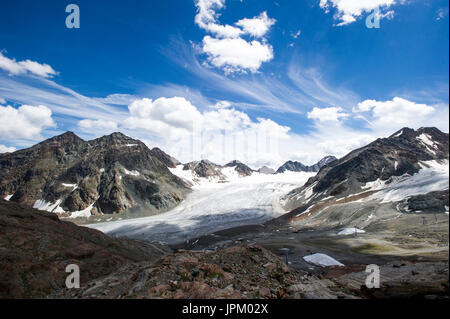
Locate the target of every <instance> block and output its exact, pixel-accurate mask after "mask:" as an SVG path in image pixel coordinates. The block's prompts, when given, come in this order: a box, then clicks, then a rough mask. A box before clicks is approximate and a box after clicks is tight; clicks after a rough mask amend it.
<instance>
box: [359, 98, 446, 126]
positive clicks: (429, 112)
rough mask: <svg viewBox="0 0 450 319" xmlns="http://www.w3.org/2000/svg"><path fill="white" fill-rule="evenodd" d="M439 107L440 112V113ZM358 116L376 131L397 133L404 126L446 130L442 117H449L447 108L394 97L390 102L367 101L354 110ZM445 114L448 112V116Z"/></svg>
mask: <svg viewBox="0 0 450 319" xmlns="http://www.w3.org/2000/svg"><path fill="white" fill-rule="evenodd" d="M438 107H439V108H440V111H439V112H438V111H437V110H438ZM353 112H354V113H356V115H357V116H359V117H361V118H364V119H365V120H366V121H367V122H368V123H369V125H370V127H371V128H372V129H374V130H376V131H385V130H390V131H395V130H396V129H399V128H401V127H404V126H408V127H411V128H419V127H421V126H439V127H440V128H441V129H445V126H446V125H445V123H444V122H447V126H448V119H447V120H446V121H445V120H444V121H443V120H442V119H440V118H442V117H444V118H447V117H448V105H447V106H442V107H441V106H431V105H427V104H421V103H415V102H412V101H409V100H406V99H404V98H400V97H394V98H393V99H392V100H390V101H389V100H388V101H376V100H365V101H363V102H361V103H359V104H358V106H357V107H355V108H354V109H353ZM443 112H447V115H446V114H444V113H443Z"/></svg>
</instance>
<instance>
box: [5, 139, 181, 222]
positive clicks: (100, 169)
mask: <svg viewBox="0 0 450 319" xmlns="http://www.w3.org/2000/svg"><path fill="white" fill-rule="evenodd" d="M188 191H189V189H188V187H187V186H186V184H185V183H184V182H183V181H182V180H181V179H179V178H178V177H176V176H174V175H173V174H172V173H171V172H170V171H169V170H168V168H167V167H166V165H165V164H164V163H162V162H161V161H160V160H159V159H158V158H157V157H156V156H155V155H154V152H152V151H150V150H149V149H148V148H147V146H145V144H144V143H142V142H140V141H138V140H134V139H132V138H129V137H127V136H125V135H123V134H121V133H113V134H111V135H109V136H104V137H101V138H98V139H95V140H92V141H88V142H86V141H84V140H82V139H80V138H79V137H78V136H76V135H75V134H73V133H71V132H68V133H65V134H63V135H60V136H56V137H53V138H51V139H48V140H46V141H44V142H42V143H39V144H37V145H35V146H33V147H31V148H28V149H24V150H20V151H17V152H14V153H10V154H3V155H0V195H1V196H2V197H3V198H7V199H8V200H10V201H13V202H17V203H22V204H25V205H28V206H33V207H35V208H38V209H40V210H46V211H51V212H55V213H58V214H60V216H62V217H72V218H76V217H89V216H91V215H96V216H100V215H111V214H122V215H124V214H128V215H130V216H143V215H149V214H154V213H158V212H163V211H166V210H168V209H170V208H172V207H174V206H176V205H177V204H178V203H179V202H181V201H182V200H183V198H184V196H185V194H186V193H187V192H188Z"/></svg>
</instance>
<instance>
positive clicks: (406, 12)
mask: <svg viewBox="0 0 450 319" xmlns="http://www.w3.org/2000/svg"><path fill="white" fill-rule="evenodd" d="M69 3H70V2H67V3H65V2H64V1H45V2H44V3H42V1H30V0H26V1H25V0H14V1H2V2H1V4H0V52H1V55H0V151H3V152H5V151H13V150H14V149H20V148H23V147H27V146H30V145H32V144H34V143H36V142H37V141H40V140H42V139H44V138H48V137H50V136H53V135H56V134H60V133H63V132H65V131H67V130H71V131H74V132H75V133H77V134H78V135H80V136H81V137H83V138H85V139H91V138H94V137H98V136H102V135H104V134H108V133H111V132H113V131H121V132H124V133H126V134H128V135H130V136H133V137H136V138H139V139H142V140H143V141H145V142H146V143H147V144H148V145H149V146H150V147H153V146H159V147H161V148H163V149H164V150H166V151H167V152H169V153H171V154H172V155H174V156H176V157H179V158H180V159H181V160H182V161H189V160H193V159H199V158H209V159H211V160H214V161H216V162H221V163H224V162H226V161H228V160H232V159H235V158H237V159H240V160H242V161H245V162H247V163H249V164H251V165H252V166H254V167H257V166H261V165H270V166H274V167H276V166H277V165H279V164H281V163H283V162H284V161H286V160H288V159H293V160H299V161H302V162H304V163H306V164H310V163H313V162H314V161H317V160H318V159H320V158H321V157H323V156H325V155H328V154H333V155H336V156H343V155H345V154H346V153H347V152H349V151H351V150H352V149H354V148H356V147H359V146H362V145H364V144H366V143H368V142H370V141H372V140H373V139H375V138H377V137H380V136H388V135H390V134H392V133H393V132H395V131H396V130H398V129H400V128H402V127H403V126H410V127H414V128H418V127H421V126H437V127H438V128H440V129H442V130H444V131H447V132H448V109H449V99H448V95H449V92H448V85H449V74H448V69H449V65H448V63H449V62H448V61H449V34H448V29H449V25H448V23H449V18H448V1H441V0H430V1H426V0H425V1H423V0H421V1H419V0H364V1H354V0H328V1H327V0H304V1H287V0H284V1H283V0H277V1H265V0H242V1H241V0H195V1H194V0H167V1H164V2H163V1H138V0H129V1H102V0H99V1H86V0H78V1H73V2H72V3H75V4H77V5H78V6H79V8H80V28H79V29H68V28H67V27H66V25H65V20H66V17H67V16H68V15H69V13H66V12H65V9H66V6H67V5H68V4H69ZM376 8H378V9H379V11H378V17H379V18H380V28H368V27H367V26H366V19H367V17H368V16H370V15H372V14H373V13H374V10H376Z"/></svg>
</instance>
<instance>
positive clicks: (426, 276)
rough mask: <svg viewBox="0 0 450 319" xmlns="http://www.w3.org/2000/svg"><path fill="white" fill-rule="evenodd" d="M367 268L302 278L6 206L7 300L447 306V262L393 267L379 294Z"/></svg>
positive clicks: (2, 292) (260, 258)
mask: <svg viewBox="0 0 450 319" xmlns="http://www.w3.org/2000/svg"><path fill="white" fill-rule="evenodd" d="M283 237H285V236H283ZM274 240H275V241H276V239H274ZM263 245H265V246H267V247H268V248H270V245H266V244H264V243H263ZM270 250H272V249H270ZM361 256H362V255H361ZM379 261H381V260H379ZM365 262H367V263H369V261H368V260H364V258H363V260H362V263H359V264H358V263H354V264H347V266H345V267H326V268H322V269H319V270H316V271H308V269H305V270H302V269H298V267H296V265H289V266H287V265H286V264H285V263H284V261H283V260H282V259H281V258H280V257H279V256H278V255H277V254H274V252H271V251H269V250H268V249H266V248H263V247H262V246H259V245H256V244H254V243H246V242H243V241H236V242H235V246H225V247H223V248H219V249H217V250H210V249H203V250H201V249H200V250H183V249H178V250H175V251H173V250H172V249H170V248H168V247H166V246H162V245H159V244H155V243H149V242H140V241H135V240H128V239H115V238H110V237H108V236H106V235H104V234H103V233H101V232H98V231H95V230H92V229H89V228H85V227H80V226H77V225H75V224H73V223H71V222H65V221H61V220H59V218H58V217H57V215H55V214H53V213H47V212H40V211H37V210H34V209H29V208H25V207H23V206H20V205H18V204H15V203H11V202H6V201H2V202H1V203H0V298H63V299H67V298H70V299H78V298H82V299H84V298H92V299H94V298H95V299H97V298H108V299H110V298H132V299H143V298H151V299H154V298H180V299H202V298H205V299H210V298H235V299H247V298H265V299H303V298H308V299H309V298H311V299H318V298H322V299H323V298H326V299H337V298H352V299H353V298H385V297H394V298H395V297H401V298H402V297H426V298H448V261H445V260H440V261H438V260H434V261H430V260H421V261H418V260H412V259H408V258H404V259H399V260H398V261H396V262H393V261H390V262H386V263H385V264H384V265H382V266H381V270H382V273H383V282H382V287H381V289H378V290H368V289H366V288H365V285H364V283H365V278H366V274H365V266H364V263H365ZM69 264H77V265H78V266H79V267H80V272H81V288H80V289H70V290H69V289H67V288H65V279H66V277H67V276H68V273H66V272H65V268H66V266H67V265H69ZM291 266H294V267H291Z"/></svg>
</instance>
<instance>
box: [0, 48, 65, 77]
mask: <svg viewBox="0 0 450 319" xmlns="http://www.w3.org/2000/svg"><path fill="white" fill-rule="evenodd" d="M0 69H3V70H5V71H7V72H9V74H11V75H20V74H27V73H32V74H34V75H38V76H42V77H44V78H51V77H53V76H55V75H56V74H57V72H56V71H55V70H53V68H52V67H51V66H50V65H48V64H40V63H38V62H35V61H31V60H28V59H27V60H25V61H19V62H17V61H16V60H15V59H10V58H7V57H5V56H4V55H3V53H2V52H0Z"/></svg>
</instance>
